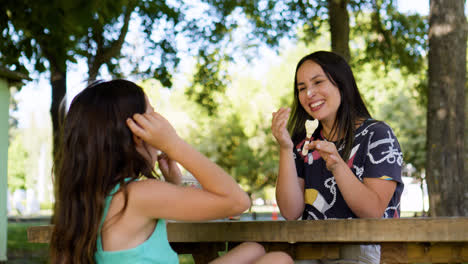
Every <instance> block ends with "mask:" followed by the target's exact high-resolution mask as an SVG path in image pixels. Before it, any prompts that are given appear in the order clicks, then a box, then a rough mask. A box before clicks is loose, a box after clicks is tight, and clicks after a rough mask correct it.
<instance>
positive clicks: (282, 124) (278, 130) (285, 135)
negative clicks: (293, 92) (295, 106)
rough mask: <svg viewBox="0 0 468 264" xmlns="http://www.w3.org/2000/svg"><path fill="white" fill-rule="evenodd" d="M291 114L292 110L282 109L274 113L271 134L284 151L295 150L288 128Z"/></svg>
mask: <svg viewBox="0 0 468 264" xmlns="http://www.w3.org/2000/svg"><path fill="white" fill-rule="evenodd" d="M290 112H291V109H289V108H283V107H281V108H280V109H278V111H276V112H273V118H272V120H271V132H272V133H273V136H274V137H275V139H276V141H277V142H278V144H279V146H280V148H282V149H292V148H293V142H292V140H291V136H290V135H289V132H288V129H287V128H286V126H287V124H288V118H289V113H290Z"/></svg>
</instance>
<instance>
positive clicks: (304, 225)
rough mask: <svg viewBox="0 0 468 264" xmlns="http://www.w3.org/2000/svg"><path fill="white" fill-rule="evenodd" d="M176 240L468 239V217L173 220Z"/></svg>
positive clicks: (170, 235) (170, 233)
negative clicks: (231, 220)
mask: <svg viewBox="0 0 468 264" xmlns="http://www.w3.org/2000/svg"><path fill="white" fill-rule="evenodd" d="M167 230H168V238H169V241H172V242H186V241H200V242H217V241H218V242H220V241H233V242H235V241H239V242H240V241H258V242H289V243H297V242H350V243H360V242H362V243H378V242H466V241H467V240H468V218H465V217H453V218H451V217H447V218H403V219H346V220H317V221H235V222H184V223H181V222H177V223H176V222H170V223H169V224H168V226H167Z"/></svg>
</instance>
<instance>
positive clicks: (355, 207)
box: [307, 141, 396, 218]
mask: <svg viewBox="0 0 468 264" xmlns="http://www.w3.org/2000/svg"><path fill="white" fill-rule="evenodd" d="M307 148H308V149H316V150H317V151H318V152H319V153H320V155H321V156H322V158H323V159H324V160H325V162H326V164H327V168H328V170H329V171H331V172H332V173H333V176H335V181H336V184H337V185H338V187H339V189H340V192H341V194H342V195H343V198H344V200H345V201H346V204H347V205H348V206H349V208H350V209H351V210H352V211H353V213H354V214H355V215H356V216H358V217H359V218H381V217H382V216H383V214H384V212H385V209H386V208H387V206H388V203H389V202H390V199H392V196H393V193H394V192H395V189H396V182H395V181H386V180H381V179H377V178H364V179H363V181H362V182H361V181H359V179H358V178H357V177H356V176H355V175H354V173H353V172H352V171H351V169H350V168H349V167H348V165H347V164H346V162H345V161H344V160H343V159H342V158H341V157H340V155H339V154H338V151H337V150H336V147H335V144H333V143H331V142H325V141H313V142H311V143H310V144H309V145H308V147H307Z"/></svg>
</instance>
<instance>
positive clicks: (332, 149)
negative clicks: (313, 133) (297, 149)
mask: <svg viewBox="0 0 468 264" xmlns="http://www.w3.org/2000/svg"><path fill="white" fill-rule="evenodd" d="M304 148H306V149H310V150H316V151H318V153H319V154H320V156H321V157H322V159H323V160H324V161H325V163H326V165H327V169H328V170H329V171H331V172H332V173H333V171H334V170H335V169H336V168H337V167H338V166H339V165H340V164H341V165H343V164H344V165H345V166H346V162H344V160H343V159H342V158H341V156H340V154H339V153H338V150H337V149H336V146H335V144H333V143H332V142H328V141H322V140H316V141H312V142H310V143H309V144H307V145H305V146H304Z"/></svg>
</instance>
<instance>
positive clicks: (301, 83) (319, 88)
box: [296, 60, 341, 127]
mask: <svg viewBox="0 0 468 264" xmlns="http://www.w3.org/2000/svg"><path fill="white" fill-rule="evenodd" d="M296 78H297V87H296V89H298V94H299V102H300V103H301V105H302V107H304V109H305V111H306V112H307V113H308V114H309V115H311V116H312V117H313V118H315V119H317V120H319V121H320V122H321V123H322V124H323V125H324V126H327V127H331V126H332V125H333V123H334V122H335V119H336V113H337V112H338V108H339V106H340V103H341V96H340V91H339V89H338V87H337V86H336V85H334V84H333V83H332V82H331V81H330V80H329V79H328V78H327V75H326V74H325V72H324V71H323V69H322V67H320V65H318V64H317V63H315V62H313V61H311V60H307V61H305V62H304V63H303V64H302V65H301V66H300V67H299V69H298V70H297V76H296Z"/></svg>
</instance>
